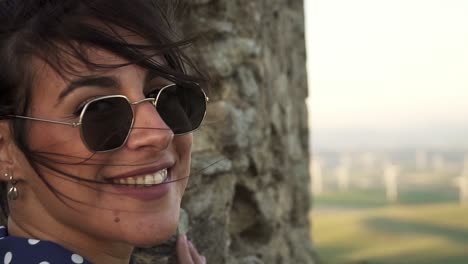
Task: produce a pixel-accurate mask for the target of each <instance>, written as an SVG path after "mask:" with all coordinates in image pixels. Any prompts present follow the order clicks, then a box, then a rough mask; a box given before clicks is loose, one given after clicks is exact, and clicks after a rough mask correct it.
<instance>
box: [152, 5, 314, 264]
mask: <svg viewBox="0 0 468 264" xmlns="http://www.w3.org/2000/svg"><path fill="white" fill-rule="evenodd" d="M185 2H187V3H188V5H189V7H188V8H187V12H188V13H187V15H186V17H187V21H188V22H186V23H185V24H184V25H183V28H184V29H185V32H184V33H185V34H186V35H190V34H191V33H192V32H202V33H203V34H202V36H203V38H202V41H201V43H200V44H199V45H198V46H199V47H198V50H197V52H192V55H195V56H197V55H199V56H201V57H202V58H203V60H204V61H206V64H207V65H208V70H209V72H210V74H211V75H212V76H213V77H214V78H213V79H214V84H213V87H211V88H210V91H209V96H210V98H211V102H210V106H209V115H208V118H207V120H206V123H205V124H204V126H203V127H202V128H201V129H200V130H199V131H197V132H196V133H195V134H194V138H195V145H194V153H193V155H192V156H193V174H192V175H191V179H190V184H189V188H188V190H187V193H186V196H185V198H184V201H183V208H184V209H185V210H186V212H187V215H188V219H189V229H188V236H189V238H191V239H192V240H193V241H194V244H196V245H197V247H198V248H199V250H200V251H201V252H202V254H204V255H205V256H206V257H207V260H208V263H215V264H219V263H228V264H257V263H258V264H263V263H268V264H271V263H275V264H281V263H314V258H313V251H312V246H311V244H310V242H309V226H308V220H307V212H308V210H309V201H310V199H309V194H308V186H309V182H308V181H309V177H308V172H307V168H308V166H307V164H308V152H307V150H308V131H307V116H306V115H307V113H306V105H305V98H306V97H307V85H306V66H305V59H306V54H305V44H304V17H303V3H302V1H301V0H290V1H286V0H257V1H250V0H211V1H210V0H190V1H189V0H187V1H184V3H185ZM194 26H195V29H194ZM189 30H190V31H189ZM146 263H150V262H146Z"/></svg>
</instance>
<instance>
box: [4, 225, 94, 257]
mask: <svg viewBox="0 0 468 264" xmlns="http://www.w3.org/2000/svg"><path fill="white" fill-rule="evenodd" d="M0 264H92V263H91V262H89V261H87V260H85V259H84V258H83V257H82V256H80V255H78V254H75V253H73V252H71V251H70V250H68V249H65V248H64V247H62V246H60V245H58V244H55V243H53V242H50V241H44V240H37V239H27V238H22V237H14V236H9V235H8V230H7V228H6V227H5V226H0Z"/></svg>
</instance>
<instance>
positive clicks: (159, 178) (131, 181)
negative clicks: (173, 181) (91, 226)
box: [112, 168, 168, 187]
mask: <svg viewBox="0 0 468 264" xmlns="http://www.w3.org/2000/svg"><path fill="white" fill-rule="evenodd" d="M167 178H168V173H167V168H166V169H162V170H159V171H156V172H154V173H150V174H145V175H141V176H134V177H126V178H119V179H114V180H112V182H113V183H115V184H120V185H131V186H137V187H140V186H152V185H156V184H161V183H163V182H164V181H166V180H167Z"/></svg>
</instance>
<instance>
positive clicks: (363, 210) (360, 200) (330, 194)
mask: <svg viewBox="0 0 468 264" xmlns="http://www.w3.org/2000/svg"><path fill="white" fill-rule="evenodd" d="M364 137H365V136H364V135H363V138H364ZM369 137H372V135H369ZM422 137H424V136H423V135H422ZM348 140H349V139H348ZM387 143H388V142H387ZM399 143H401V142H399ZM400 146H402V145H400ZM321 147H323V143H322V145H321ZM334 147H336V146H334ZM325 149H326V150H325ZM369 149H370V150H369ZM369 149H367V150H366V149H364V150H358V148H357V147H356V146H355V148H349V147H343V146H342V148H341V149H338V150H337V149H335V150H333V147H332V146H327V147H326V148H323V149H322V150H315V151H314V152H313V161H312V162H311V174H312V185H311V189H312V190H313V192H314V195H313V201H312V202H313V210H312V211H311V214H310V216H311V222H312V231H311V237H312V239H313V240H314V244H315V246H316V248H317V250H318V254H319V256H320V257H321V261H322V263H330V264H340V263H341V264H350V263H354V264H358V263H359V264H364V263H367V264H374V263H375V264H398V263H401V264H466V263H468V224H467V223H468V148H467V149H463V147H461V146H458V147H454V148H452V149H450V148H440V149H437V148H435V147H434V146H433V148H412V147H411V146H408V145H407V146H404V145H403V147H400V148H398V147H393V148H382V147H380V148H379V147H378V146H374V147H373V148H369ZM463 179H465V180H463ZM461 184H464V185H465V187H464V188H465V189H466V190H465V192H466V193H465V194H462V193H461V190H462V189H461ZM463 195H464V196H463ZM462 196H463V197H462Z"/></svg>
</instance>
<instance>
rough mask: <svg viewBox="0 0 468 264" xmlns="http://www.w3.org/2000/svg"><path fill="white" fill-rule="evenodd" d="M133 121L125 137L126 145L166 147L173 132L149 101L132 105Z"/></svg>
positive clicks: (170, 140) (158, 148) (160, 148)
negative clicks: (126, 137)
mask: <svg viewBox="0 0 468 264" xmlns="http://www.w3.org/2000/svg"><path fill="white" fill-rule="evenodd" d="M133 114H134V118H135V120H134V123H133V127H132V130H131V131H130V135H129V137H128V139H127V143H126V145H127V147H128V148H129V149H132V150H137V149H140V148H153V149H157V150H164V149H166V148H167V147H168V146H169V144H170V143H171V142H172V138H173V137H174V132H173V131H172V130H171V129H170V128H169V127H168V126H167V124H166V123H165V122H164V120H163V119H162V118H161V116H160V115H159V114H158V112H157V111H156V109H155V107H154V106H153V104H152V103H151V102H148V101H143V102H141V103H139V104H136V105H134V106H133Z"/></svg>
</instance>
